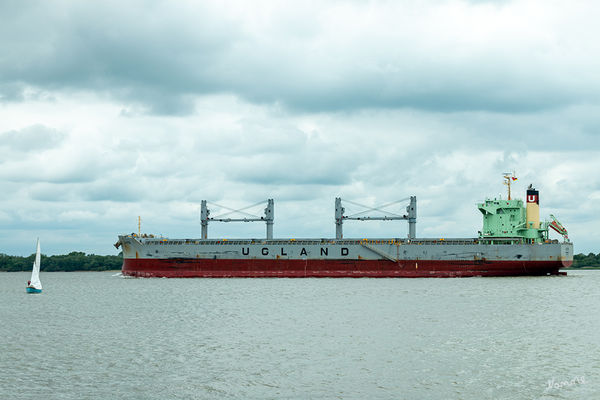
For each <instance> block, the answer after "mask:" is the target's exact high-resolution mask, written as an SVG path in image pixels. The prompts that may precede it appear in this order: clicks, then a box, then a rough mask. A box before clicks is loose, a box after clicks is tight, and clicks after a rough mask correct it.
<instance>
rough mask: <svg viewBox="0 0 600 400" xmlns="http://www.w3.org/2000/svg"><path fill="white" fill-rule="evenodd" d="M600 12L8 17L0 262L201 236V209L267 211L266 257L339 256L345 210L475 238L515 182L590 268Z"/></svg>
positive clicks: (226, 229) (549, 7) (190, 7)
mask: <svg viewBox="0 0 600 400" xmlns="http://www.w3.org/2000/svg"><path fill="white" fill-rule="evenodd" d="M596 7H597V5H595V3H591V2H587V3H586V2H584V3H582V4H581V5H577V6H573V5H569V7H566V6H562V5H560V4H548V3H546V2H543V3H542V2H538V1H535V0H532V1H504V2H500V3H499V2H485V1H470V2H469V1H457V0H447V1H446V0H444V1H436V2H427V3H424V2H420V1H405V2H401V3H394V2H386V1H381V2H379V1H376V2H369V3H364V2H338V1H331V2H325V3H319V4H295V5H294V6H290V5H289V4H283V3H282V4H279V3H275V2H269V1H259V2H252V3H246V2H228V3H222V2H214V3H213V2H202V3H197V2H179V3H178V4H177V7H175V6H174V5H173V4H172V3H171V2H166V1H152V2H143V3H142V2H129V3H126V4H122V3H117V2H113V1H109V2H104V3H102V4H92V3H73V2H69V1H64V2H60V1H59V2H57V3H53V4H52V5H49V4H47V3H45V2H41V1H40V2H37V3H35V2H33V3H32V2H2V3H0V14H1V15H3V16H6V18H5V23H4V24H2V25H0V43H1V45H2V46H3V52H2V53H1V54H0V163H1V166H2V168H0V187H1V188H2V191H0V209H1V210H2V212H0V220H1V221H2V230H0V243H2V246H3V249H0V252H8V253H11V254H14V253H21V254H30V253H31V247H32V245H30V244H29V242H31V238H32V237H37V236H38V235H39V236H41V237H42V238H43V242H44V243H46V246H45V249H46V250H45V251H47V252H49V253H50V254H52V253H60V252H69V251H74V250H79V251H88V252H95V253H98V254H106V253H111V252H113V253H114V248H112V247H111V245H112V243H114V241H115V236H116V234H118V233H123V232H132V231H136V230H137V217H138V216H141V217H142V221H143V222H142V230H144V231H146V232H149V233H157V234H164V235H168V236H171V237H197V236H198V235H199V230H200V228H199V220H198V212H199V203H200V200H202V199H207V200H209V201H212V202H214V203H218V204H223V205H227V206H230V207H232V208H241V207H244V206H246V205H248V204H252V203H256V202H258V201H261V200H264V199H266V198H274V199H275V207H276V222H275V236H277V237H296V238H299V237H332V236H333V235H334V232H335V230H334V224H333V202H334V198H335V197H338V196H339V197H342V198H343V199H347V200H350V201H355V202H358V203H361V204H366V205H371V206H376V205H378V204H381V203H385V202H391V201H394V200H397V199H400V198H405V197H408V196H410V195H416V196H417V198H418V210H419V211H418V213H419V214H418V226H417V232H418V234H419V235H420V236H429V237H439V236H443V237H472V236H474V235H476V232H477V230H479V229H480V226H481V215H480V213H479V211H478V210H477V208H476V203H477V202H478V201H481V200H483V199H485V197H487V196H491V197H495V196H505V195H506V194H505V188H504V186H503V185H502V178H501V173H502V172H504V171H512V170H515V171H516V172H517V175H518V177H519V180H518V181H517V183H516V185H515V187H514V193H515V195H519V196H521V195H522V194H523V191H524V188H525V187H526V185H528V184H529V183H533V184H534V185H535V186H536V187H537V188H538V189H539V190H540V193H541V201H542V204H541V205H542V212H541V214H542V217H546V216H548V214H550V213H553V214H554V215H556V216H557V217H558V218H559V219H560V220H561V222H562V223H563V224H564V225H565V226H566V227H567V228H568V229H569V231H570V233H571V235H570V236H571V237H572V238H573V239H574V241H575V243H576V246H577V249H576V251H578V249H585V251H592V250H593V251H597V250H596V248H595V246H596V243H597V242H598V240H600V238H599V237H598V234H597V233H596V230H595V229H594V228H593V226H594V221H596V222H597V217H596V210H597V209H598V206H600V204H599V199H600V195H598V193H600V182H598V179H596V178H595V177H594V174H593V173H590V171H595V170H597V169H598V167H600V166H599V165H597V164H598V162H597V161H596V160H598V159H600V157H599V156H600V148H599V146H600V141H599V140H598V135H599V134H600V129H599V127H600V117H599V116H600V112H599V111H600V109H599V106H598V98H597V93H598V83H599V81H598V75H597V72H596V71H598V70H599V69H600V68H599V67H600V66H599V65H598V61H599V58H598V56H597V54H600V52H599V51H598V50H599V49H598V46H599V45H598V43H596V41H595V39H594V38H595V37H596V36H597V35H594V33H595V32H597V29H596V28H595V25H594V24H595V21H594V20H593V14H594V12H593V11H594V10H595V8H596ZM32 27H35V29H32ZM402 206H403V205H398V209H396V211H398V212H400V213H401V212H402ZM261 207H262V208H264V206H258V207H257V210H258V211H256V212H255V213H258V214H259V215H260V214H261V212H262V210H261ZM346 207H347V209H348V210H349V212H350V210H351V209H352V205H350V203H349V202H348V204H347V205H346ZM216 211H217V210H216V209H215V212H216ZM358 211H360V210H354V211H353V212H358ZM596 225H597V223H596ZM344 229H345V232H346V236H347V237H353V236H354V237H369V236H370V237H385V236H390V237H405V236H406V230H407V227H406V223H405V222H404V221H400V222H398V221H396V222H390V223H383V222H381V223H378V222H372V223H361V222H352V223H348V224H347V226H345V228H344ZM209 235H210V236H211V237H262V236H263V235H264V225H261V224H213V225H211V227H210V229H209Z"/></svg>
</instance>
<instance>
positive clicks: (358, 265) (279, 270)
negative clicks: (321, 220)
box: [118, 235, 573, 278]
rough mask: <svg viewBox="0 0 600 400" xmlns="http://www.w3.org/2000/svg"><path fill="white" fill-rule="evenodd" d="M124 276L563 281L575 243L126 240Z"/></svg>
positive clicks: (129, 237) (123, 238) (123, 242)
mask: <svg viewBox="0 0 600 400" xmlns="http://www.w3.org/2000/svg"><path fill="white" fill-rule="evenodd" d="M118 243H119V244H120V245H121V246H122V248H123V268H122V272H123V275H126V276H135V277H167V278H194V277H202V278H236V277H246V278H258V277H261V278H269V277H278V278H304V277H330V278H340V277H354V278H359V277H372V278H423V277H472V276H524V275H530V276H535V275H557V274H559V269H560V268H563V267H568V266H570V265H571V263H572V259H573V257H572V256H573V246H572V244H571V243H558V242H556V241H553V242H551V243H535V244H508V243H507V244H484V243H479V241H478V240H477V239H455V240H452V239H446V240H444V239H417V240H412V241H408V240H400V239H378V240H347V239H344V240H335V239H322V240H314V239H311V240H300V239H299V240H293V239H292V240H289V239H288V240H201V239H164V238H163V239H156V238H142V237H139V236H137V235H126V236H119V242H118Z"/></svg>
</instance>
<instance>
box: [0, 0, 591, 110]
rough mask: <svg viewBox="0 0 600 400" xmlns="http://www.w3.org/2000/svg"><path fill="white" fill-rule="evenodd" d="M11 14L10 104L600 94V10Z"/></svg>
mask: <svg viewBox="0 0 600 400" xmlns="http://www.w3.org/2000/svg"><path fill="white" fill-rule="evenodd" d="M588 5H589V6H591V4H588ZM585 8H586V9H587V6H586V7H585ZM3 12H4V15H7V16H8V18H6V20H7V21H8V22H7V23H6V24H4V27H3V28H0V33H1V34H2V37H4V38H9V37H10V38H11V39H10V41H8V39H5V40H4V43H3V48H6V51H5V52H4V55H3V56H1V57H0V69H1V70H2V71H3V74H2V78H1V79H2V80H1V81H0V90H1V91H2V94H1V96H2V99H3V101H18V100H22V99H23V98H24V95H23V93H22V92H23V91H25V90H30V91H31V90H35V88H38V89H39V90H45V91H56V90H63V91H64V90H67V91H94V92H96V93H105V94H106V95H108V96H111V97H112V98H114V99H116V100H118V101H120V102H122V103H123V104H124V105H126V108H131V109H138V110H140V111H142V112H145V113H151V114H158V115H186V114H190V113H192V112H193V111H194V99H195V98H197V97H198V96H205V95H212V94H233V95H236V96H239V97H241V98H244V99H245V100H246V101H250V102H253V103H256V104H281V105H283V106H285V107H287V108H289V109H290V110H295V111H300V112H323V111H339V110H355V109H369V108H391V109H397V108H413V109H419V110H429V111H440V112H456V111H473V110H482V111H492V112H501V113H513V112H519V113H522V112H528V111H538V110H551V109H556V108H560V107H565V106H568V105H573V104H581V103H584V102H589V101H597V100H598V96H597V93H598V86H599V83H600V82H599V81H598V79H597V74H596V73H595V71H597V69H598V68H597V67H598V66H599V65H598V64H599V61H600V60H599V59H598V57H596V56H594V54H598V52H596V53H593V52H592V53H590V52H588V50H589V49H592V48H594V49H597V47H598V45H597V44H595V42H594V40H593V35H587V34H584V33H585V29H582V28H581V27H584V26H586V25H591V24H593V23H594V21H593V19H592V18H590V16H591V15H593V12H590V11H589V10H584V9H582V8H577V7H568V8H561V7H558V6H556V5H555V7H548V6H547V4H546V3H544V2H536V1H533V2H504V3H502V4H501V5H497V4H490V3H488V2H471V3H468V2H463V1H444V2H434V3H430V4H423V3H421V2H416V1H414V2H413V1H409V2H402V3H397V4H396V3H393V2H381V3H376V4H375V5H371V4H370V3H364V4H363V3H360V2H356V3H345V2H326V3H323V4H320V5H318V6H315V5H310V6H309V5H306V6H300V5H298V6H296V7H294V8H289V7H287V5H283V4H282V5H279V4H277V3H271V2H259V3H258V4H253V5H252V7H251V9H250V7H249V5H247V4H244V3H243V2H232V3H210V2H209V3H196V2H190V3H181V4H179V5H178V7H177V8H174V7H173V6H172V3H170V2H167V1H155V2H152V3H151V5H149V6H148V3H146V2H144V3H140V2H129V3H127V4H122V3H118V6H117V3H115V2H104V3H102V5H98V4H88V3H80V4H72V3H64V4H62V6H56V4H53V5H52V6H51V5H49V4H47V3H45V2H40V3H37V4H35V7H34V6H32V5H30V4H29V5H21V4H19V3H9V5H8V6H5V8H4V10H3ZM531 15H535V16H536V17H535V18H530V17H529V16H531ZM575 21H579V23H578V28H576V29H572V24H571V23H572V22H575ZM31 26H36V29H35V30H31V29H29V28H28V27H31ZM9 32H10V33H11V35H8V33H9Z"/></svg>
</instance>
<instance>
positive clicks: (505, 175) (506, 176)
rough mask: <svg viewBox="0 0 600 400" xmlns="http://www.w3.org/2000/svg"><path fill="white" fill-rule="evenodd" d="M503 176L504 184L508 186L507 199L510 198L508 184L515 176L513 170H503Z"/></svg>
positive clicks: (514, 179)
mask: <svg viewBox="0 0 600 400" xmlns="http://www.w3.org/2000/svg"><path fill="white" fill-rule="evenodd" d="M502 176H503V178H504V179H505V181H504V184H505V185H506V186H508V200H511V198H510V185H511V183H512V182H514V181H516V180H517V177H516V176H515V171H513V172H505V173H503V174H502Z"/></svg>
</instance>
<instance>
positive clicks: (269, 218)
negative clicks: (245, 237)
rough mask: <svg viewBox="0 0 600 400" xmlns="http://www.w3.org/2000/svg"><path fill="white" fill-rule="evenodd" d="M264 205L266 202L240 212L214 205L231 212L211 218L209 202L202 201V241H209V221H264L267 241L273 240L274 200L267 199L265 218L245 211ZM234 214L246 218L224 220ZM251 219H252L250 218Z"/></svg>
mask: <svg viewBox="0 0 600 400" xmlns="http://www.w3.org/2000/svg"><path fill="white" fill-rule="evenodd" d="M261 203H264V201H261V202H258V203H256V204H252V205H251V206H248V207H244V208H242V209H239V210H234V209H233V208H229V207H225V206H220V205H218V204H216V203H212V204H214V205H216V206H218V207H221V208H223V209H225V210H229V212H227V213H225V214H222V215H220V216H218V217H215V218H212V217H209V215H210V210H209V209H208V207H207V205H206V204H207V202H206V200H202V201H201V202H200V224H201V226H202V239H208V222H209V221H217V222H256V221H259V222H260V221H262V222H266V224H267V239H273V221H274V220H275V215H274V214H275V204H274V202H273V199H267V208H265V216H264V217H259V216H256V215H252V214H249V213H247V212H245V211H244V210H247V209H249V208H252V207H256V206H257V205H259V204H261ZM232 213H240V214H244V215H246V217H244V218H229V217H228V218H222V217H224V216H226V215H228V214H232ZM248 217H250V218H248Z"/></svg>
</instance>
